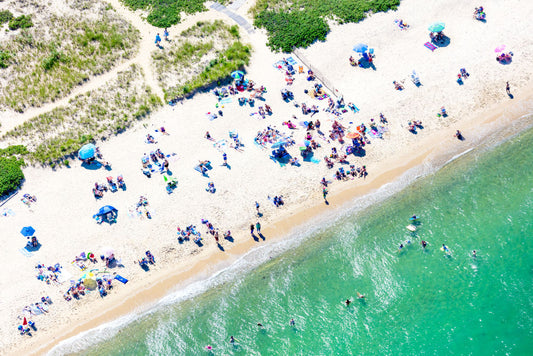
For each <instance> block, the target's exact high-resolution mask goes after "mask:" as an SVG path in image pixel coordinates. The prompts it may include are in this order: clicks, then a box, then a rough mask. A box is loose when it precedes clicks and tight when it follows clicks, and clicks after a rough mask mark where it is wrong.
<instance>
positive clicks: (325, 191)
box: [322, 187, 328, 200]
mask: <svg viewBox="0 0 533 356" xmlns="http://www.w3.org/2000/svg"><path fill="white" fill-rule="evenodd" d="M327 195H328V190H327V189H326V187H323V188H322V196H323V197H324V200H326V196H327Z"/></svg>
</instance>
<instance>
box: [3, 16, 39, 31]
mask: <svg viewBox="0 0 533 356" xmlns="http://www.w3.org/2000/svg"><path fill="white" fill-rule="evenodd" d="M32 26H33V22H32V21H31V15H20V16H19V17H15V18H13V19H11V21H9V24H8V27H9V29H10V30H11V31H15V30H18V29H19V28H30V27H32Z"/></svg>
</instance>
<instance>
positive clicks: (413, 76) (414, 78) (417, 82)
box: [411, 70, 421, 87]
mask: <svg viewBox="0 0 533 356" xmlns="http://www.w3.org/2000/svg"><path fill="white" fill-rule="evenodd" d="M411 80H412V81H413V84H414V85H416V86H417V87H418V86H420V85H421V83H420V78H419V77H418V74H417V73H416V72H415V71H414V70H413V72H412V73H411Z"/></svg>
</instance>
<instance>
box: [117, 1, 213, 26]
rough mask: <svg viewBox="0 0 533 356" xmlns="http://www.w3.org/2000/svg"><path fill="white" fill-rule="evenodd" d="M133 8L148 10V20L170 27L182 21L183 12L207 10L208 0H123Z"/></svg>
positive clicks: (154, 23) (154, 24)
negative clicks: (206, 3) (206, 2)
mask: <svg viewBox="0 0 533 356" xmlns="http://www.w3.org/2000/svg"><path fill="white" fill-rule="evenodd" d="M121 1H122V2H123V3H124V4H125V5H126V6H128V7H129V8H130V9H132V10H145V11H147V12H148V16H147V17H146V21H148V23H150V24H151V25H153V26H155V27H160V28H164V27H170V26H172V25H175V24H177V23H179V22H180V21H181V13H186V14H195V13H197V12H201V11H206V10H207V9H206V8H205V6H204V2H205V1H206V0H187V1H183V0H181V1H176V0H121Z"/></svg>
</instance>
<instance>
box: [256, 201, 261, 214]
mask: <svg viewBox="0 0 533 356" xmlns="http://www.w3.org/2000/svg"><path fill="white" fill-rule="evenodd" d="M255 210H257V215H260V214H261V213H260V212H259V203H258V202H257V201H256V202H255Z"/></svg>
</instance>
